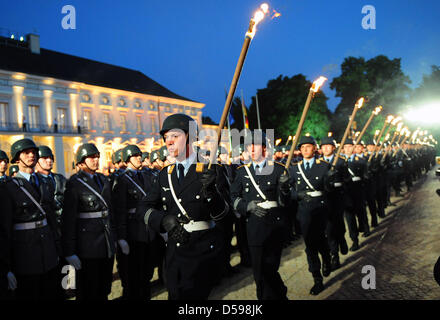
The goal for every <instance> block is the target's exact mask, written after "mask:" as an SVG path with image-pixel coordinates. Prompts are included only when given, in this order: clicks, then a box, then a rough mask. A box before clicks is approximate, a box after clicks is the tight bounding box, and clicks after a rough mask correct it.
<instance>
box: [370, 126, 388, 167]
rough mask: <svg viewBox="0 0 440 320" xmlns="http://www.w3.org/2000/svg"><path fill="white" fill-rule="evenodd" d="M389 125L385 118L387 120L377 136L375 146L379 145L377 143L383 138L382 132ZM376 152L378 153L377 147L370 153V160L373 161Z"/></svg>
mask: <svg viewBox="0 0 440 320" xmlns="http://www.w3.org/2000/svg"><path fill="white" fill-rule="evenodd" d="M387 125H388V123H387V121H386V120H385V122H384V124H383V126H382V129H381V130H380V133H379V136H378V137H377V139H376V142H375V143H374V146H375V147H377V144H378V143H379V142H380V139H381V138H382V134H383V132H384V131H385V128H386V127H387ZM375 154H376V148H375V151H374V152H372V153H371V154H370V157H369V158H368V162H371V159H372V158H373V155H375Z"/></svg>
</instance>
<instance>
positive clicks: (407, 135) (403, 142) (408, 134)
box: [393, 127, 411, 158]
mask: <svg viewBox="0 0 440 320" xmlns="http://www.w3.org/2000/svg"><path fill="white" fill-rule="evenodd" d="M402 131H403V132H405V135H404V138H403V141H402V143H401V144H399V145H401V146H403V145H404V144H405V142H406V140H407V139H408V138H409V137H410V136H411V132H410V131H409V130H408V128H407V127H405V128H404V129H403V130H402ZM400 148H401V149H402V147H400ZM397 151H399V149H397V150H396V151H394V153H393V158H394V157H395V156H396V154H397Z"/></svg>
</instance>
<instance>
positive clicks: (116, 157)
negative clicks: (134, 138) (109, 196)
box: [108, 149, 126, 187]
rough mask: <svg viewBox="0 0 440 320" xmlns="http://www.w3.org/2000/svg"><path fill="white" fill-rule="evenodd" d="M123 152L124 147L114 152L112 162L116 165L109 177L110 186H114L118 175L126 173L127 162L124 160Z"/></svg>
mask: <svg viewBox="0 0 440 320" xmlns="http://www.w3.org/2000/svg"><path fill="white" fill-rule="evenodd" d="M121 153H122V149H118V150H116V151H115V152H114V153H113V154H112V163H113V165H114V166H115V171H114V172H113V173H112V174H110V176H109V177H108V179H109V181H110V187H113V183H114V182H115V179H116V177H118V176H119V175H120V174H122V173H124V171H125V168H126V166H125V163H124V162H123V161H122V157H121Z"/></svg>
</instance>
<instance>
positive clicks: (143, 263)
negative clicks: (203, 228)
mask: <svg viewBox="0 0 440 320" xmlns="http://www.w3.org/2000/svg"><path fill="white" fill-rule="evenodd" d="M151 188H152V177H151V173H150V172H144V173H142V172H141V171H140V170H139V171H138V170H131V169H127V170H126V171H125V172H124V173H123V174H120V175H119V176H118V177H116V179H115V181H114V185H113V204H114V213H115V222H116V230H117V238H118V240H120V239H123V240H126V241H127V242H128V245H129V248H130V252H129V254H128V256H126V255H124V254H122V252H121V248H120V247H119V246H118V250H117V255H118V256H119V259H118V260H119V262H120V263H121V262H122V260H125V261H126V263H127V275H126V276H127V280H128V287H124V296H125V297H126V298H128V299H150V297H151V292H150V280H151V278H152V276H153V271H154V264H153V263H154V257H153V253H154V248H151V247H152V246H153V245H154V244H155V243H154V241H155V239H156V237H157V236H158V234H157V233H156V232H155V231H154V230H151V229H150V228H148V227H146V226H145V223H144V222H143V221H139V220H138V219H136V207H137V206H138V204H139V201H140V200H141V199H142V197H143V196H144V195H146V194H147V193H148V192H149V191H150V190H151ZM127 289H128V293H125V291H126V290H127Z"/></svg>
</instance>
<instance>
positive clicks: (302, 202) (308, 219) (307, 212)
mask: <svg viewBox="0 0 440 320" xmlns="http://www.w3.org/2000/svg"><path fill="white" fill-rule="evenodd" d="M300 168H301V169H302V172H303V173H304V175H305V177H306V178H307V179H308V181H309V183H310V184H311V185H312V187H313V188H311V187H310V186H309V184H308V183H307V182H306V180H305V179H304V178H303V176H302V174H301V170H300ZM328 170H329V163H327V162H325V161H323V160H319V159H315V160H314V163H313V165H312V167H311V168H309V169H308V170H306V167H305V165H304V161H300V162H298V163H296V164H294V165H293V166H292V167H290V177H291V184H292V186H293V189H292V198H293V200H295V201H297V202H298V212H297V219H298V221H299V222H300V226H301V231H302V235H303V238H304V243H305V245H306V250H305V251H306V254H307V262H308V264H309V271H310V272H311V273H312V276H313V278H314V279H315V281H316V280H319V279H322V275H321V261H320V259H319V255H318V253H320V254H321V256H322V259H323V264H324V265H325V266H326V267H328V269H330V249H329V245H328V241H327V239H326V237H325V230H326V226H327V220H328V205H327V199H326V193H327V192H328V191H330V190H331V189H330V188H329V186H328V181H327V172H328ZM312 192H313V193H312Z"/></svg>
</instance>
